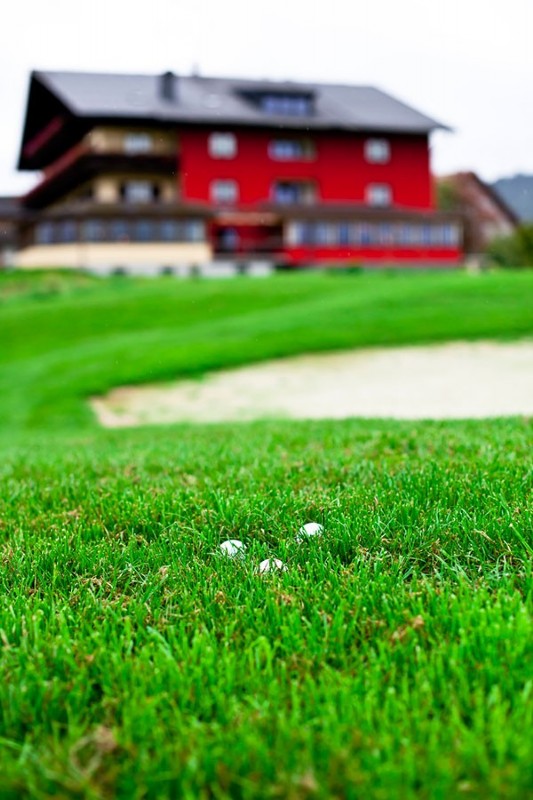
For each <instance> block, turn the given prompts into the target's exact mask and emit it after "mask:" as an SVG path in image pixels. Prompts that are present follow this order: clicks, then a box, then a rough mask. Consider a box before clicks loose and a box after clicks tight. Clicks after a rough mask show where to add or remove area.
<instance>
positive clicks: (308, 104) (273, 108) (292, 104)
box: [259, 93, 313, 117]
mask: <svg viewBox="0 0 533 800" xmlns="http://www.w3.org/2000/svg"><path fill="white" fill-rule="evenodd" d="M259 106H260V108H261V110H262V111H266V112H267V114H277V115H279V116H284V117H307V116H309V115H310V114H311V113H312V110H313V102H312V97H311V96H310V95H305V94H302V95H299V94H280V93H276V94H262V95H260V97H259Z"/></svg>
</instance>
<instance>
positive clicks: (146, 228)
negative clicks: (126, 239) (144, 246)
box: [133, 219, 155, 242]
mask: <svg viewBox="0 0 533 800" xmlns="http://www.w3.org/2000/svg"><path fill="white" fill-rule="evenodd" d="M154 234H155V230H154V223H153V222H151V221H150V220H147V219H143V220H139V221H138V222H135V223H134V226H133V238H134V239H135V241H136V242H151V241H153V240H154Z"/></svg>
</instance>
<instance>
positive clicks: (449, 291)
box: [0, 271, 533, 435]
mask: <svg viewBox="0 0 533 800" xmlns="http://www.w3.org/2000/svg"><path fill="white" fill-rule="evenodd" d="M32 277H33V280H32ZM532 298H533V274H532V273H531V272H528V271H524V272H523V273H520V272H519V273H516V274H508V273H507V274H506V273H502V274H498V273H496V274H488V275H483V276H480V277H478V278H474V277H470V276H467V275H464V274H455V275H454V274H449V273H448V274H446V273H444V274H440V275H431V274H427V275H420V276H412V275H394V274H392V275H388V274H385V275H361V276H331V275H287V276H283V275H282V276H279V277H277V278H274V279H271V280H270V279H269V280H263V281H261V280H255V281H254V280H247V279H242V280H235V281H227V282H224V281H222V282H220V281H213V282H210V281H196V282H195V281H190V282H186V281H176V280H175V279H167V280H164V279H163V280H138V281H133V280H128V279H124V278H116V279H114V280H110V281H102V280H101V279H100V280H99V279H96V278H92V279H91V278H88V277H86V276H68V275H53V274H52V275H46V274H45V275H44V276H42V277H41V276H39V275H37V276H23V277H19V276H18V274H17V273H15V275H11V276H10V275H8V276H7V277H4V278H3V279H2V280H0V341H1V342H3V343H4V345H3V347H2V348H1V350H0V417H1V418H2V419H3V420H4V421H5V423H6V424H7V425H8V427H9V431H10V435H11V434H12V433H14V432H15V431H16V430H19V431H23V430H34V431H38V430H40V429H43V428H46V429H51V428H56V429H57V430H64V429H65V428H71V429H77V430H79V429H80V427H83V428H91V427H93V426H94V422H93V420H92V419H91V416H90V412H89V410H88V408H87V405H86V402H85V400H86V398H87V397H88V396H90V395H92V394H98V393H103V392H105V391H107V390H108V389H109V388H112V387H113V386H116V385H120V384H129V383H140V382H146V381H155V380H167V379H172V378H175V377H176V376H178V375H184V376H185V375H187V376H190V375H197V374H201V373H202V372H205V371H206V370H213V369H220V368H223V367H231V366H237V365H241V364H246V363H251V362H255V361H260V360H264V359H268V358H273V357H279V356H289V355H294V354H297V353H302V352H310V351H315V352H316V351H320V350H332V349H342V348H352V347H362V346H374V345H394V344H411V343H425V342H439V341H440V342H442V341H449V340H452V339H455V340H457V339H482V338H507V339H510V338H516V337H520V336H522V337H523V336H525V335H531V333H532V332H533V302H532Z"/></svg>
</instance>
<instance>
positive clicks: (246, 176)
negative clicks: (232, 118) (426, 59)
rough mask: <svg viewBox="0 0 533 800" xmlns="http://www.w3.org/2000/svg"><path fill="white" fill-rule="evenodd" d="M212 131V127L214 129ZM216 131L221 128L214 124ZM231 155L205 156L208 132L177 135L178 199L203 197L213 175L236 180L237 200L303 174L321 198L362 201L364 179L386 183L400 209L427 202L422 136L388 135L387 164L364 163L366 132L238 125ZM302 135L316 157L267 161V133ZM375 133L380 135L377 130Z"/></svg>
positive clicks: (252, 199)
mask: <svg viewBox="0 0 533 800" xmlns="http://www.w3.org/2000/svg"><path fill="white" fill-rule="evenodd" d="M217 130H218V129H217ZM219 130H224V128H220V129H219ZM234 132H235V133H236V136H237V155H236V157H235V158H233V159H227V160H226V159H216V158H211V156H210V155H209V152H208V147H207V142H208V137H209V132H208V131H198V130H188V131H183V132H181V133H180V134H179V140H180V151H179V159H180V176H181V194H182V197H183V199H184V200H203V201H206V200H207V201H208V200H209V184H210V182H211V181H212V180H215V179H217V178H222V179H228V178H231V179H233V180H236V181H237V182H238V183H239V189H240V201H239V203H240V205H253V204H254V203H258V202H265V201H268V200H269V199H270V188H271V185H272V183H273V181H275V180H283V179H291V178H307V179H311V180H315V181H316V182H317V190H318V197H319V198H320V199H322V200H323V201H326V202H336V201H337V202H355V203H364V202H365V188H366V186H367V184H369V183H388V184H390V185H391V186H392V192H393V205H395V206H401V207H405V208H416V209H427V208H432V207H433V196H432V186H431V179H430V169H429V151H428V141H427V136H425V135H392V136H387V137H383V138H388V140H389V141H390V143H391V159H390V161H389V162H388V163H387V164H369V163H367V162H366V161H365V158H364V154H363V147H364V142H365V139H366V138H368V137H367V135H361V134H355V133H350V134H347V133H331V132H318V133H315V132H313V133H312V134H311V133H309V134H308V133H306V132H302V133H301V134H300V133H295V134H293V133H291V132H287V131H284V130H280V131H279V132H272V131H256V130H239V131H234ZM292 137H295V138H299V137H302V138H308V139H312V140H313V141H314V143H315V148H316V157H315V159H313V160H310V161H298V162H290V161H289V162H287V161H273V160H272V159H271V158H270V156H269V155H268V143H269V141H270V140H271V139H272V138H281V139H282V138H292ZM379 137H380V138H381V134H380V135H379Z"/></svg>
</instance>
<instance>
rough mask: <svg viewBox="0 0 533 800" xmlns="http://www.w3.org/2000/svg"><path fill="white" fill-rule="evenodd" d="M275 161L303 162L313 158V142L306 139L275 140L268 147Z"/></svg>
mask: <svg viewBox="0 0 533 800" xmlns="http://www.w3.org/2000/svg"><path fill="white" fill-rule="evenodd" d="M268 155H269V156H270V158H271V159H273V161H301V160H307V159H310V158H313V156H314V150H313V147H312V144H311V142H308V141H306V140H304V139H273V140H272V141H271V142H269V145H268Z"/></svg>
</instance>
